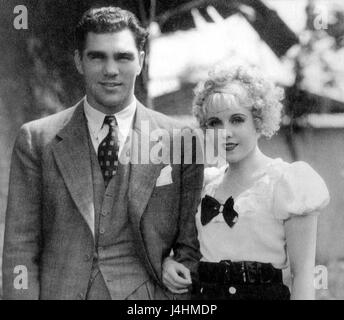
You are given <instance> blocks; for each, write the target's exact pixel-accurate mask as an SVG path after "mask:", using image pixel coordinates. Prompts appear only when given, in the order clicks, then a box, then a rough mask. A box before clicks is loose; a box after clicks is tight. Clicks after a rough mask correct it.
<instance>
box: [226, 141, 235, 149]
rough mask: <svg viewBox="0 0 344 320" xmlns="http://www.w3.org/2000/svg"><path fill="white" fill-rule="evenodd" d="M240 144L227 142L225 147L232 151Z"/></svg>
mask: <svg viewBox="0 0 344 320" xmlns="http://www.w3.org/2000/svg"><path fill="white" fill-rule="evenodd" d="M237 146H238V143H232V142H231V143H226V144H225V149H226V151H232V150H234V149H235V148H236V147H237Z"/></svg>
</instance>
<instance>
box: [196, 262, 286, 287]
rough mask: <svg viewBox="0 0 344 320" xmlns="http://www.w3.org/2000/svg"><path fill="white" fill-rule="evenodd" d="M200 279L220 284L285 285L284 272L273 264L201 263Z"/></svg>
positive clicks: (199, 268) (199, 269)
mask: <svg viewBox="0 0 344 320" xmlns="http://www.w3.org/2000/svg"><path fill="white" fill-rule="evenodd" d="M198 277H199V281H201V282H208V283H219V284H243V283H251V284H269V283H283V281H282V270H281V269H276V268H274V267H273V266H272V264H271V263H261V262H253V261H240V262H232V261H230V260H223V261H220V262H218V263H217V262H203V261H201V262H200V263H199V267H198Z"/></svg>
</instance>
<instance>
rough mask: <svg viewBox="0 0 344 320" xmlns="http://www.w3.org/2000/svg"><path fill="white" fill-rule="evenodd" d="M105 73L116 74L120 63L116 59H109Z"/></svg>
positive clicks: (105, 66) (105, 65) (108, 74)
mask: <svg viewBox="0 0 344 320" xmlns="http://www.w3.org/2000/svg"><path fill="white" fill-rule="evenodd" d="M104 74H105V75H107V76H115V75H117V74H118V65H117V63H116V61H113V60H111V59H110V60H108V61H106V63H105V64H104Z"/></svg>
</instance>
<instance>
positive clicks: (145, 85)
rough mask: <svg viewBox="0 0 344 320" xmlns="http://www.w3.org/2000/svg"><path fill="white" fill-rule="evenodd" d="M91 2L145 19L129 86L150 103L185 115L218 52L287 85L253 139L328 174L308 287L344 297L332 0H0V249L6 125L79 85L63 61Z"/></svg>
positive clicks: (343, 129)
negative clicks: (278, 109)
mask: <svg viewBox="0 0 344 320" xmlns="http://www.w3.org/2000/svg"><path fill="white" fill-rule="evenodd" d="M19 4H20V5H24V6H25V7H26V8H27V13H28V20H27V28H24V29H17V28H16V26H17V27H18V24H14V20H15V18H16V17H17V16H18V12H17V13H15V12H14V9H15V7H16V6H17V5H19ZM101 5H118V6H121V7H122V8H126V9H129V10H131V11H133V12H134V13H135V14H136V15H137V16H138V17H139V18H140V20H141V21H142V23H143V24H144V25H145V26H146V27H147V28H149V29H150V34H151V35H150V39H149V41H148V43H147V47H146V51H147V59H146V64H145V68H144V71H143V73H142V75H141V77H140V79H139V81H138V82H137V88H136V96H137V97H138V99H139V100H140V101H142V102H143V103H145V104H146V105H147V106H149V107H150V108H153V109H155V110H158V111H160V112H163V113H165V114H168V115H170V116H173V117H177V118H179V119H180V120H181V121H185V122H189V123H190V122H193V119H192V116H191V106H192V98H193V89H194V87H195V85H196V83H197V82H198V81H199V80H201V79H203V78H204V77H205V76H206V75H207V70H208V69H209V68H210V67H211V66H212V65H214V64H216V63H218V62H221V61H222V62H223V61H226V62H228V63H233V64H238V63H241V64H247V65H258V66H259V67H260V68H261V69H262V71H263V72H264V74H265V75H266V76H268V77H269V78H271V79H272V80H274V81H275V82H276V83H278V84H279V85H281V86H282V87H284V88H285V90H286V98H285V101H284V105H285V116H284V118H283V126H282V128H281V130H280V132H279V133H278V135H276V136H274V137H273V138H272V139H271V140H262V141H261V148H262V149H263V150H264V151H265V152H266V153H267V154H268V155H270V156H272V157H282V158H283V159H284V160H286V161H296V160H304V161H307V162H308V163H310V164H311V165H312V166H313V168H315V169H316V170H317V171H318V172H319V174H320V175H321V176H322V177H323V178H324V180H325V182H326V183H327V185H328V188H329V190H330V194H331V202H330V204H329V206H328V207H327V208H326V209H325V210H324V212H323V214H322V215H321V216H320V218H319V224H318V240H317V265H323V266H326V267H327V270H328V287H327V289H326V288H323V289H320V290H317V298H318V299H344V232H343V229H344V214H343V208H344V197H343V190H344V4H343V1H341V0H338V1H336V0H191V1H188V0H169V1H163V0H142V1H141V0H123V1H121V0H118V1H116V0H113V1H94V0H74V1H67V0H45V1H43V0H40V1H37V0H21V1H19V3H18V2H17V1H14V0H7V1H1V2H0V43H1V49H0V53H1V60H0V150H1V153H0V254H2V241H3V240H2V238H3V223H4V216H5V209H6V198H7V188H8V176H9V165H10V157H11V152H12V147H13V143H14V139H15V136H16V134H17V133H18V130H19V128H20V126H21V125H22V124H23V123H25V122H27V121H30V120H33V119H38V118H41V117H43V116H46V115H49V114H52V113H55V112H58V111H60V110H63V109H64V108H67V107H69V106H71V105H73V104H75V103H76V102H77V101H79V100H80V99H81V98H82V96H83V95H84V87H83V83H82V81H81V78H80V77H79V75H78V74H77V72H76V70H75V68H74V64H73V41H72V39H73V37H72V35H73V28H74V26H75V24H76V23H77V21H78V20H79V18H80V16H81V14H82V13H83V12H84V11H85V10H87V9H88V8H89V7H91V6H101ZM17 22H18V21H17ZM19 24H21V25H22V26H24V27H25V21H19ZM0 260H1V257H0ZM0 266H1V261H0ZM0 292H1V278H0Z"/></svg>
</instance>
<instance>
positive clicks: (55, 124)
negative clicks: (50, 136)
mask: <svg viewBox="0 0 344 320" xmlns="http://www.w3.org/2000/svg"><path fill="white" fill-rule="evenodd" d="M76 107H77V106H73V107H70V108H67V109H65V110H62V111H59V112H57V113H55V114H52V115H49V116H46V117H43V118H40V119H37V120H32V121H30V122H27V123H25V124H24V125H23V128H26V129H28V130H29V131H31V132H35V131H54V130H58V129H59V128H60V127H61V126H62V125H63V124H64V123H66V122H67V121H68V120H69V119H70V118H71V117H72V115H73V114H74V111H75V109H76Z"/></svg>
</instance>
